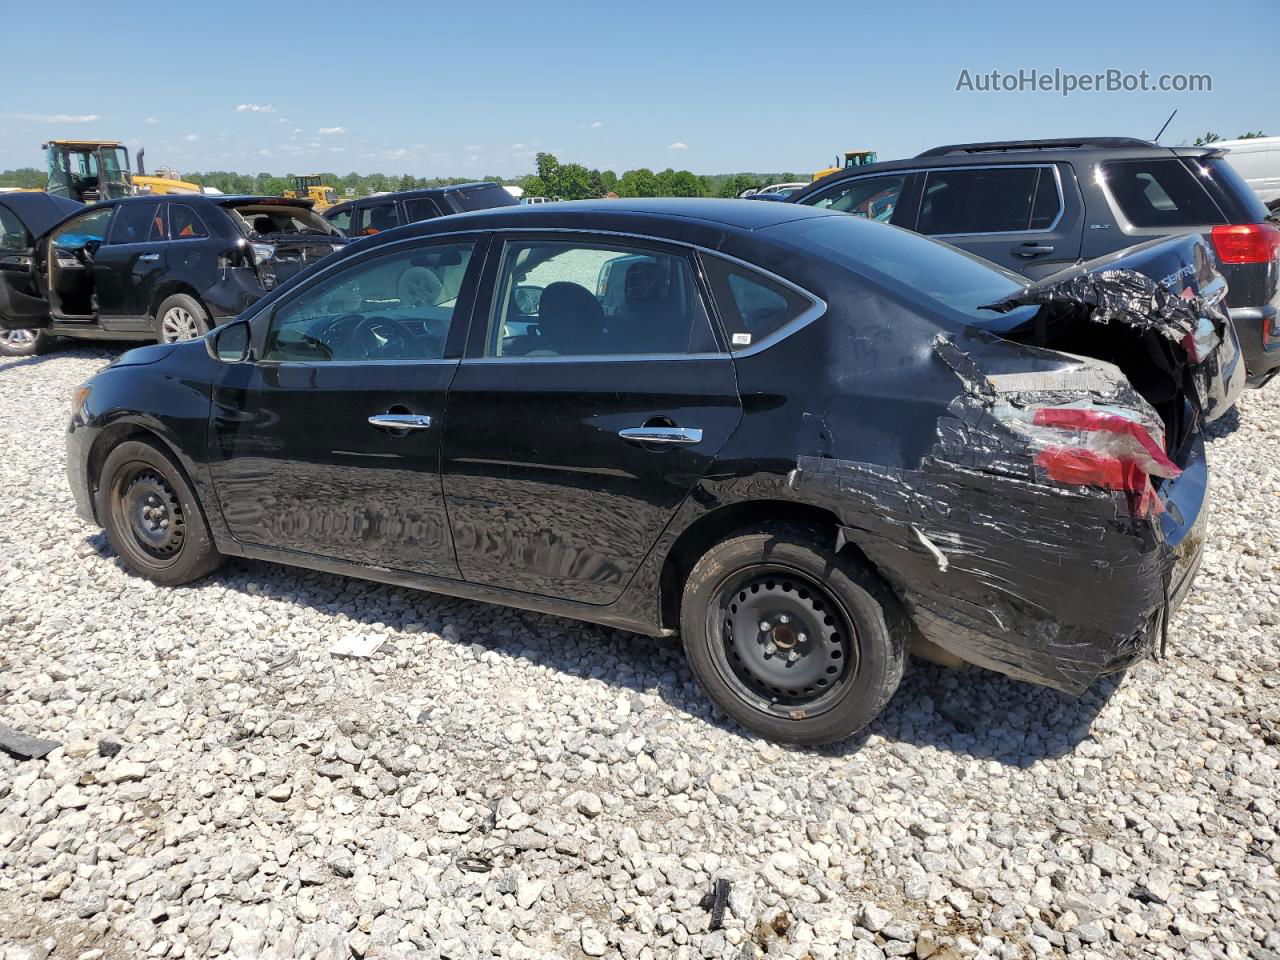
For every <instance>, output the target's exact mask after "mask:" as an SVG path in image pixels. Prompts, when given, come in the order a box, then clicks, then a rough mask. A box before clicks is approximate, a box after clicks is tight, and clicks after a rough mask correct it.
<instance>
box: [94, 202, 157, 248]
mask: <svg viewBox="0 0 1280 960" xmlns="http://www.w3.org/2000/svg"><path fill="white" fill-rule="evenodd" d="M159 212H160V204H159V203H122V204H120V209H119V210H118V211H117V212H116V216H115V219H114V220H112V221H111V236H110V237H109V238H108V239H107V242H108V243H145V242H146V241H147V240H150V239H151V238H152V237H151V231H152V229H153V228H154V226H155V220H156V215H157V214H158V213H159Z"/></svg>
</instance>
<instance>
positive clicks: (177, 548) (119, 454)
mask: <svg viewBox="0 0 1280 960" xmlns="http://www.w3.org/2000/svg"><path fill="white" fill-rule="evenodd" d="M94 496H95V497H96V499H97V503H96V506H97V513H98V516H99V517H100V518H102V522H103V525H104V526H105V527H106V531H107V538H108V539H109V540H110V541H111V545H112V546H113V547H114V548H115V550H116V552H117V553H118V554H119V555H120V558H121V559H122V560H124V562H125V565H126V566H127V567H128V568H129V569H130V570H131V571H132V572H133V573H136V574H139V575H140V576H143V577H146V578H147V579H148V580H154V581H155V582H156V583H161V584H165V585H167V586H175V585H177V584H181V583H188V582H190V581H192V580H197V579H199V578H200V577H203V576H205V575H206V574H209V573H212V572H213V571H214V570H215V569H217V568H218V566H219V565H221V563H222V561H223V556H222V554H220V553H219V552H218V550H217V548H216V547H215V546H214V545H213V538H212V536H210V534H209V527H208V525H207V524H206V523H205V520H204V514H203V513H201V511H200V505H199V504H198V503H197V502H196V498H195V493H194V492H193V491H192V489H191V486H190V484H188V483H187V481H186V479H185V478H184V477H183V475H182V473H181V471H180V470H178V468H177V467H176V466H175V465H174V463H173V462H172V461H171V460H170V459H169V458H168V457H167V456H166V455H165V454H163V453H161V452H160V451H159V450H158V449H157V448H155V447H153V446H151V445H150V444H149V443H142V442H140V441H137V440H126V441H125V442H124V443H121V444H120V445H119V446H117V447H115V448H114V449H113V450H112V451H111V452H110V453H109V454H107V459H106V461H105V462H104V463H103V465H102V471H101V473H100V474H99V477H98V488H97V490H96V492H95V493H94Z"/></svg>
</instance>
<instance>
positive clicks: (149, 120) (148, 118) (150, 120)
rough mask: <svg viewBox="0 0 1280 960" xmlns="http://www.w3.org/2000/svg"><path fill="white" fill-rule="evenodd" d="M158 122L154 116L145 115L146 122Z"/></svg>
mask: <svg viewBox="0 0 1280 960" xmlns="http://www.w3.org/2000/svg"><path fill="white" fill-rule="evenodd" d="M159 122H160V121H159V120H157V119H156V118H155V117H147V123H159Z"/></svg>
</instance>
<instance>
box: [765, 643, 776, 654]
mask: <svg viewBox="0 0 1280 960" xmlns="http://www.w3.org/2000/svg"><path fill="white" fill-rule="evenodd" d="M764 652H765V653H767V654H770V655H772V654H775V653H777V652H778V648H777V647H776V646H774V645H773V644H772V643H766V644H765V645H764Z"/></svg>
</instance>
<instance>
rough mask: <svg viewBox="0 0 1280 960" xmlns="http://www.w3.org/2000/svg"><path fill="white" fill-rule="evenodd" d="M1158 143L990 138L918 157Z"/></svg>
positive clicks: (1127, 139)
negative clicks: (990, 139) (987, 140)
mask: <svg viewBox="0 0 1280 960" xmlns="http://www.w3.org/2000/svg"><path fill="white" fill-rule="evenodd" d="M1159 146H1160V144H1158V143H1152V142H1151V141H1150V140H1139V139H1137V138H1136V137H1077V138H1075V139H1068V140H992V141H991V142H989V143H951V144H947V145H946V146H943V147H934V148H933V149H932V150H926V151H924V153H920V154H916V156H918V157H942V156H946V155H947V154H968V153H1000V152H1005V151H1008V152H1012V151H1016V150H1089V149H1115V148H1120V149H1132V148H1133V147H1155V148H1157V149H1158V148H1159Z"/></svg>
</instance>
